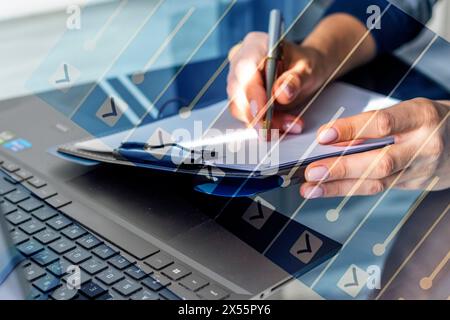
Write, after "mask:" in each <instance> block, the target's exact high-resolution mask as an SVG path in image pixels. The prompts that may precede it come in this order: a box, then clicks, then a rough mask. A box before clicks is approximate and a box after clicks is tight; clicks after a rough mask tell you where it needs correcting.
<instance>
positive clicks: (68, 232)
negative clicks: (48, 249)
mask: <svg viewBox="0 0 450 320" xmlns="http://www.w3.org/2000/svg"><path fill="white" fill-rule="evenodd" d="M61 233H62V234H63V235H65V236H66V237H67V238H69V239H70V240H75V239H78V238H80V237H81V236H83V235H85V234H86V233H87V231H86V230H85V229H84V228H82V227H80V226H78V225H72V226H70V227H67V228H65V229H64V230H63V231H61Z"/></svg>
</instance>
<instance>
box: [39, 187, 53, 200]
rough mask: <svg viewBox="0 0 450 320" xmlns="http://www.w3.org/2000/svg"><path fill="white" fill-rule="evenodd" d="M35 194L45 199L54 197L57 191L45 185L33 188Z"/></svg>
mask: <svg viewBox="0 0 450 320" xmlns="http://www.w3.org/2000/svg"><path fill="white" fill-rule="evenodd" d="M33 194H34V195H35V196H36V197H38V198H39V199H42V200H45V199H48V198H50V197H53V196H54V195H56V194H57V192H56V191H55V189H53V188H52V187H49V186H45V187H42V188H39V189H36V190H33Z"/></svg>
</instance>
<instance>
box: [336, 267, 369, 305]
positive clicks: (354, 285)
mask: <svg viewBox="0 0 450 320" xmlns="http://www.w3.org/2000/svg"><path fill="white" fill-rule="evenodd" d="M368 279H369V274H368V273H367V272H366V271H365V270H363V269H361V268H360V267H358V266H357V265H355V264H352V265H350V266H349V267H348V269H347V270H346V271H345V273H344V274H343V275H342V277H341V279H340V280H339V282H338V283H337V286H338V288H339V289H341V290H342V291H343V292H345V293H346V294H348V295H349V296H351V297H353V298H356V297H357V296H358V294H359V293H360V292H361V290H362V289H363V288H364V287H365V285H366V283H367V280H368Z"/></svg>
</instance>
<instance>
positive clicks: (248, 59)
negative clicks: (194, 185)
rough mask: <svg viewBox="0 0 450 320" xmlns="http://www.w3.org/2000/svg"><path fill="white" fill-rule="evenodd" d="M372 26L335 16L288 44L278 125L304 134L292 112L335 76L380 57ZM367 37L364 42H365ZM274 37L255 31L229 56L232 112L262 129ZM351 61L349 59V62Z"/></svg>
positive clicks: (278, 90) (277, 95)
mask: <svg viewBox="0 0 450 320" xmlns="http://www.w3.org/2000/svg"><path fill="white" fill-rule="evenodd" d="M366 33H367V28H366V26H365V25H364V24H362V23H361V22H360V21H359V20H358V19H356V18H355V17H353V16H351V15H348V14H339V13H337V14H333V15H330V16H328V17H326V18H325V19H323V20H322V21H320V22H319V24H318V25H317V26H316V28H315V29H314V30H313V32H311V34H310V35H309V36H308V37H307V38H306V39H305V40H304V41H303V42H302V44H301V45H296V44H294V43H290V42H288V41H284V42H283V60H282V63H281V68H280V69H281V70H280V74H279V75H278V79H277V81H276V82H275V85H274V88H273V90H272V97H273V98H274V100H275V104H276V108H275V113H274V118H273V121H272V129H279V130H281V131H283V132H285V131H286V130H289V133H295V134H298V133H300V132H301V131H302V129H303V126H304V124H303V121H302V120H301V119H300V120H298V121H296V116H294V115H293V114H292V113H293V112H294V111H297V114H298V111H299V109H298V107H301V105H302V104H303V103H304V102H305V101H307V100H308V98H310V97H311V96H312V95H313V94H314V93H315V91H316V90H317V89H319V88H320V87H321V86H322V85H323V84H324V83H325V82H326V81H327V80H333V79H331V77H339V76H341V75H343V74H344V73H346V72H347V71H349V70H351V69H353V68H355V67H357V66H359V65H361V64H364V63H366V62H368V61H369V60H371V59H372V58H373V57H374V56H375V52H376V49H375V41H374V39H373V37H372V36H371V35H369V36H367V34H366ZM361 40H363V41H362V42H361ZM267 45H268V35H267V34H266V33H262V32H252V33H249V34H248V35H247V36H246V37H245V39H244V41H243V42H242V43H241V44H239V45H236V46H235V47H234V48H233V49H232V50H231V51H230V54H229V60H230V72H229V74H228V86H227V92H228V97H229V99H230V107H231V113H232V114H233V115H234V116H235V117H236V118H238V119H240V120H242V121H244V122H246V123H247V124H249V125H251V126H254V127H258V125H257V123H256V122H257V121H254V120H255V118H256V120H261V119H263V116H264V113H265V112H264V111H265V109H266V104H267V102H268V99H269V98H270V97H267V96H266V90H265V88H264V80H263V79H264V67H265V58H266V56H267ZM343 62H345V63H343Z"/></svg>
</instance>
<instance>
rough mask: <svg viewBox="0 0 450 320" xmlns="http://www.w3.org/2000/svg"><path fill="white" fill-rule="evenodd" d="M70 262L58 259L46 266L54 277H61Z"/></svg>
mask: <svg viewBox="0 0 450 320" xmlns="http://www.w3.org/2000/svg"><path fill="white" fill-rule="evenodd" d="M70 265H71V264H70V263H69V262H68V261H66V260H64V259H60V260H59V261H56V262H53V263H52V264H50V265H48V266H47V268H46V269H47V271H48V272H50V273H51V274H53V275H54V276H55V277H58V278H60V277H62V276H64V275H65V274H66V273H67V272H68V271H67V268H68V267H69V266H70Z"/></svg>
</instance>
